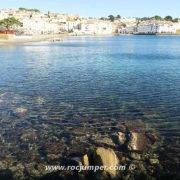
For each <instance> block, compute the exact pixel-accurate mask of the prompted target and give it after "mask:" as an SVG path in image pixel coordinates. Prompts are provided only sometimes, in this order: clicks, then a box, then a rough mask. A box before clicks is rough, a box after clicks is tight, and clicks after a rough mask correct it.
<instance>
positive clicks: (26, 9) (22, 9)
mask: <svg viewBox="0 0 180 180" xmlns="http://www.w3.org/2000/svg"><path fill="white" fill-rule="evenodd" d="M19 10H20V11H32V12H40V11H39V10H38V9H29V8H23V7H20V8H19Z"/></svg>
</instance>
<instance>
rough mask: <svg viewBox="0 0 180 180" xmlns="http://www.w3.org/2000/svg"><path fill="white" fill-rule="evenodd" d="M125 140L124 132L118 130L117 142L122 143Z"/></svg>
mask: <svg viewBox="0 0 180 180" xmlns="http://www.w3.org/2000/svg"><path fill="white" fill-rule="evenodd" d="M125 141H126V134H125V133H122V132H118V142H119V144H120V145H123V144H124V143H125Z"/></svg>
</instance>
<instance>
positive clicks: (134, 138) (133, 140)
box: [127, 132, 148, 152]
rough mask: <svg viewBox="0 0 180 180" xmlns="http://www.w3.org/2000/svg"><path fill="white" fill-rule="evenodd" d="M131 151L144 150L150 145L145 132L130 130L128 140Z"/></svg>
mask: <svg viewBox="0 0 180 180" xmlns="http://www.w3.org/2000/svg"><path fill="white" fill-rule="evenodd" d="M127 147H128V150H129V151H140V152H142V151H144V150H146V149H147V147H148V139H147V137H146V135H145V134H144V133H137V132H130V133H129V141H128V145H127Z"/></svg>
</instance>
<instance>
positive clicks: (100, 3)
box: [0, 0, 180, 17]
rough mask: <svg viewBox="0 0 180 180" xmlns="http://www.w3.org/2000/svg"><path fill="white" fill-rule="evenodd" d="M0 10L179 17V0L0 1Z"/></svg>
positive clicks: (87, 14) (85, 14)
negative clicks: (18, 9) (32, 9)
mask: <svg viewBox="0 0 180 180" xmlns="http://www.w3.org/2000/svg"><path fill="white" fill-rule="evenodd" d="M0 1H2V2H1V3H0V8H10V7H11V8H15V7H28V8H38V9H40V10H43V11H48V10H50V11H55V12H64V13H72V14H79V15H83V16H91V17H92V16H99V17H101V16H107V15H109V14H114V15H116V14H120V15H122V16H139V17H143V16H153V15H156V14H158V15H161V16H166V15H172V16H173V17H180V0H4V1H3V0H0Z"/></svg>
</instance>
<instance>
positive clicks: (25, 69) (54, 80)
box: [0, 36, 180, 163]
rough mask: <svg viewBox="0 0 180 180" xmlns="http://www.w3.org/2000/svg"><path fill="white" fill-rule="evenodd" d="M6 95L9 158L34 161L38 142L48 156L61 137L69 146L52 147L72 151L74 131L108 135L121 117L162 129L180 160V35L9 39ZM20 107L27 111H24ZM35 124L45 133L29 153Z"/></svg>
mask: <svg viewBox="0 0 180 180" xmlns="http://www.w3.org/2000/svg"><path fill="white" fill-rule="evenodd" d="M0 95H1V97H2V98H1V101H0V123H1V125H0V134H4V141H3V142H5V146H4V147H7V149H6V150H5V149H4V151H2V152H3V153H1V156H2V157H3V158H4V157H5V155H7V154H8V153H10V152H13V153H14V154H16V155H14V158H15V159H18V158H19V159H21V158H24V162H26V161H28V157H29V156H30V157H31V158H32V154H33V155H34V154H36V152H35V149H36V147H38V148H39V149H40V150H38V152H39V153H40V154H41V156H43V153H44V152H43V149H46V148H47V149H48V148H49V145H51V147H52V146H53V145H52V143H53V142H56V140H58V141H59V142H61V144H60V146H61V147H59V149H58V147H57V146H56V148H55V149H53V150H51V151H55V150H57V149H58V151H62V153H63V152H64V151H65V150H64V149H66V152H67V150H68V147H64V149H63V147H62V143H66V145H67V146H69V147H70V146H71V145H72V142H71V138H73V137H72V136H74V134H72V133H71V132H72V131H73V130H76V129H77V131H78V132H79V133H81V131H80V128H81V129H82V134H83V133H95V132H100V133H101V134H102V135H106V134H107V133H111V132H113V128H116V122H117V121H137V120H142V121H143V122H146V123H147V124H148V125H149V126H150V127H152V128H155V129H156V131H158V133H160V134H161V136H162V137H163V138H164V139H165V140H166V141H167V142H168V143H167V144H168V145H167V147H166V151H167V154H168V157H170V158H172V157H174V158H175V159H176V161H178V160H177V157H178V154H177V153H178V152H179V150H180V145H179V138H180V136H179V133H180V123H179V120H180V37H178V36H117V37H75V38H67V39H66V40H64V41H63V42H59V43H34V44H33V43H32V44H22V45H9V46H1V47H0ZM18 108H23V110H24V109H26V110H24V111H23V110H22V112H21V113H25V114H26V115H25V116H23V115H22V116H21V115H19V116H18V110H17V109H18ZM83 129H85V132H84V131H83ZM29 131H32V132H37V133H38V134H39V136H40V137H41V138H39V140H38V141H37V142H36V143H32V147H33V148H32V149H33V152H32V154H31V155H29V156H28V155H27V153H25V152H26V147H25V146H26V145H27V144H26V143H25V142H24V141H22V135H23V133H24V132H29ZM31 138H32V137H31ZM82 141H83V140H82ZM86 143H90V142H86ZM28 146H29V145H28ZM4 147H3V148H4ZM23 148H24V151H23V152H24V155H23V152H21V157H18V152H19V151H20V150H22V149H23ZM41 150H42V151H41ZM63 150H64V151H63ZM49 151H50V150H47V152H49ZM28 153H30V152H28ZM51 153H52V152H51ZM173 161H174V163H177V162H176V161H175V160H174V159H173Z"/></svg>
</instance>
